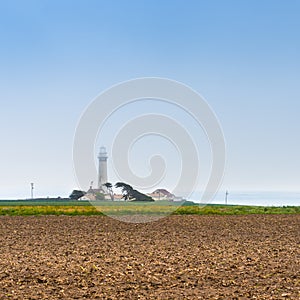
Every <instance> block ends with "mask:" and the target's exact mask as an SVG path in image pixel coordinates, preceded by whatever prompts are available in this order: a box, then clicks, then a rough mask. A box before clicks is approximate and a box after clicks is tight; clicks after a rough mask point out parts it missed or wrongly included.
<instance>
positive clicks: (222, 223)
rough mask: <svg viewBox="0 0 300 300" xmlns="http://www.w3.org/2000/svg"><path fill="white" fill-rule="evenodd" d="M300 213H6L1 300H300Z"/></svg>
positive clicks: (1, 231) (1, 225) (0, 243)
mask: <svg viewBox="0 0 300 300" xmlns="http://www.w3.org/2000/svg"><path fill="white" fill-rule="evenodd" d="M299 246H300V215H248V216H191V215H190V216H188V215H185V216H169V217H166V218H163V219H160V220H158V221H156V222H149V223H137V224H135V223H125V222H121V221H118V220H115V219H112V218H109V217H106V216H93V217H92V216H91V217H83V216H73V217H67V216H32V217H28V216H27V217H6V216H2V217H0V299H300V247H299Z"/></svg>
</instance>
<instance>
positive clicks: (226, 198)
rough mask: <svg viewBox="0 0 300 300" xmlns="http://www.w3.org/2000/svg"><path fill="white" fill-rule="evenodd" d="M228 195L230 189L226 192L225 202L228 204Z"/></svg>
mask: <svg viewBox="0 0 300 300" xmlns="http://www.w3.org/2000/svg"><path fill="white" fill-rule="evenodd" d="M228 195H229V193H228V191H226V193H225V204H226V205H227V200H228Z"/></svg>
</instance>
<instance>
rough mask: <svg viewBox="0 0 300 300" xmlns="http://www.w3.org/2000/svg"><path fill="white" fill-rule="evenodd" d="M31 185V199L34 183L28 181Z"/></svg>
mask: <svg viewBox="0 0 300 300" xmlns="http://www.w3.org/2000/svg"><path fill="white" fill-rule="evenodd" d="M30 186H31V199H33V190H34V183H33V182H32V183H30Z"/></svg>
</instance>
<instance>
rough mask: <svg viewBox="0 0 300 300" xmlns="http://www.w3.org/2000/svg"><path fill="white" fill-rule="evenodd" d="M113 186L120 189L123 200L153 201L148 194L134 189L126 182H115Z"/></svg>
mask: <svg viewBox="0 0 300 300" xmlns="http://www.w3.org/2000/svg"><path fill="white" fill-rule="evenodd" d="M115 187H116V188H121V189H122V195H123V199H124V200H125V201H128V200H129V201H149V202H153V201H154V200H153V199H152V198H151V197H150V196H148V195H145V194H143V193H141V192H139V191H138V190H135V189H134V188H133V187H132V186H131V185H129V184H127V183H124V182H117V183H116V184H115Z"/></svg>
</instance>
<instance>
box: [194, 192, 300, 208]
mask: <svg viewBox="0 0 300 300" xmlns="http://www.w3.org/2000/svg"><path fill="white" fill-rule="evenodd" d="M228 192H229V194H228V198H227V204H238V205H258V206H300V192H274V191H272V192H267V191H255V192H254V191H250V192H241V191H238V192H237V191H228ZM201 195H202V193H201V192H195V193H193V194H192V195H191V197H190V198H189V200H192V201H194V202H201ZM210 203H212V204H225V191H220V192H218V193H217V194H216V196H215V197H214V199H213V200H212V201H211V202H210Z"/></svg>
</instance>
